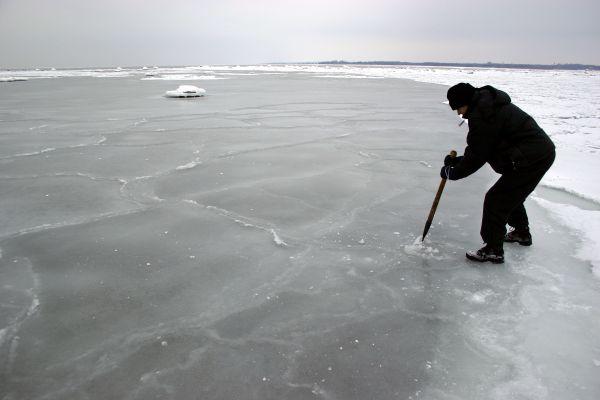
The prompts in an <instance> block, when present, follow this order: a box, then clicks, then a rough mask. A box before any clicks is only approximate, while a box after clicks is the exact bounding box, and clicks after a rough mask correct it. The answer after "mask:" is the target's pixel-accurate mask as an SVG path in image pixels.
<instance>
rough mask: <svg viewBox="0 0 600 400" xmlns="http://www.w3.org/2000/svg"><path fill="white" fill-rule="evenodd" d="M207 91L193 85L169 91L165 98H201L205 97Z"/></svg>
mask: <svg viewBox="0 0 600 400" xmlns="http://www.w3.org/2000/svg"><path fill="white" fill-rule="evenodd" d="M205 93H206V90H204V89H202V88H199V87H196V86H193V85H181V86H179V87H178V88H177V89H175V90H167V91H166V92H165V97H176V98H186V97H201V96H204V94H205Z"/></svg>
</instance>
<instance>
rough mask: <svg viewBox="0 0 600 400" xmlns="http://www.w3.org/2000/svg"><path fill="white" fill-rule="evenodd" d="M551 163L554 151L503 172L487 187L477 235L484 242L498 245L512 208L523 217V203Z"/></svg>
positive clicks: (519, 216)
mask: <svg viewBox="0 0 600 400" xmlns="http://www.w3.org/2000/svg"><path fill="white" fill-rule="evenodd" d="M553 162H554V152H553V153H552V154H551V155H550V156H548V157H547V158H545V159H543V160H540V161H538V162H536V163H535V164H533V165H531V166H529V167H527V168H523V169H519V170H517V171H509V172H507V173H505V174H503V175H502V176H501V177H500V179H498V181H497V182H496V183H495V184H494V185H493V186H492V187H491V188H490V190H488V192H487V193H486V195H485V200H484V203H483V216H482V221H481V238H482V239H483V241H484V242H485V243H487V244H488V245H490V246H493V247H497V248H501V247H502V245H503V243H504V235H506V224H507V223H508V221H509V218H510V216H511V213H513V212H514V211H516V212H517V214H516V215H515V217H516V218H517V219H518V218H523V217H525V218H527V213H526V212H525V206H523V203H524V202H525V199H526V198H527V196H529V194H531V192H533V190H534V189H535V187H536V186H537V184H538V183H539V182H540V180H541V179H542V177H543V176H544V174H545V173H546V171H548V169H550V166H551V165H552V163H553ZM521 207H522V208H521ZM519 213H521V214H519ZM521 221H522V220H521Z"/></svg>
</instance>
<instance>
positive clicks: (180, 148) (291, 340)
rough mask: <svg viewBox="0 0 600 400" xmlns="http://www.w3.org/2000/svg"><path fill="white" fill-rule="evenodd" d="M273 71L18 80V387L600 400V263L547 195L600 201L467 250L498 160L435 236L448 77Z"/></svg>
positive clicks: (8, 347)
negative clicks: (501, 250) (186, 81)
mask: <svg viewBox="0 0 600 400" xmlns="http://www.w3.org/2000/svg"><path fill="white" fill-rule="evenodd" d="M267 72H269V73H261V72H260V71H259V72H248V73H244V72H243V71H242V72H240V71H228V72H227V73H228V74H229V75H227V79H205V80H204V81H202V82H201V85H200V86H202V87H204V88H205V89H207V96H206V97H205V98H201V99H193V100H173V99H166V98H164V97H162V96H161V94H162V93H164V92H165V91H166V90H169V89H172V88H174V87H175V86H176V85H177V82H174V81H173V80H170V79H165V80H161V79H155V80H145V81H142V80H141V79H140V76H132V75H131V74H130V73H127V72H126V71H125V72H124V71H123V70H119V71H115V72H114V73H113V74H112V75H109V76H113V77H114V79H98V78H97V77H90V76H87V75H85V74H83V73H82V74H81V76H79V77H73V76H71V77H68V78H58V79H30V80H29V81H26V82H12V83H6V84H3V85H2V86H0V94H1V96H0V141H1V144H2V145H1V146H0V189H1V190H0V200H1V204H2V206H1V208H0V249H1V250H0V282H1V283H0V398H1V399H7V400H12V399H65V398H68V399H117V398H119V399H121V398H122V399H151V398H161V399H165V398H168V399H291V400H294V399H341V400H350V399H357V400H358V399H361V400H362V399H394V398H398V399H418V398H424V399H440V400H446V399H449V400H450V399H451V400H454V399H512V398H514V399H590V400H591V399H597V398H598V397H599V396H600V380H599V379H598V376H600V338H599V336H598V332H599V331H600V319H598V304H600V284H599V282H600V281H599V280H598V279H593V275H592V271H591V266H590V264H589V262H585V261H582V260H581V257H580V258H577V257H575V255H576V249H577V248H579V246H580V244H581V240H582V239H581V236H578V235H577V234H576V232H573V231H570V230H568V229H567V228H565V227H563V225H561V224H559V223H558V222H557V221H556V220H555V219H553V218H552V217H551V216H550V214H549V212H551V211H548V210H549V209H548V208H546V207H541V206H540V205H545V203H544V202H548V201H551V202H552V201H554V202H556V201H558V200H560V202H562V203H564V204H569V207H571V206H573V207H579V208H582V207H583V208H587V209H588V210H591V211H597V205H596V203H594V202H586V201H585V200H581V199H577V198H575V197H574V196H572V195H570V194H568V193H563V192H561V193H553V192H551V190H550V189H547V190H546V191H545V192H539V193H538V194H537V196H538V198H539V200H538V201H537V202H530V203H529V210H530V214H531V219H532V221H534V225H533V227H532V228H533V233H534V240H535V244H534V246H532V247H531V248H524V247H520V246H507V248H506V253H507V254H506V257H507V262H506V264H504V265H502V266H491V265H485V266H475V265H473V264H470V263H467V262H466V261H465V259H464V250H465V248H473V247H476V246H477V245H479V237H478V233H477V232H478V229H479V220H480V217H481V202H482V198H483V194H484V192H485V190H486V189H487V187H488V186H489V185H490V184H491V183H492V181H493V178H494V177H493V174H492V173H491V172H490V170H489V169H487V168H486V169H483V170H482V171H480V172H478V173H477V174H475V175H474V176H472V177H470V178H469V179H468V180H465V181H461V182H451V183H449V184H448V185H447V187H446V191H445V193H444V196H443V198H442V202H441V204H440V207H439V209H438V213H437V215H436V219H435V223H434V226H433V228H432V230H431V231H430V233H429V237H428V239H427V240H426V241H425V243H424V244H421V243H420V242H419V241H418V238H419V236H420V234H421V232H422V229H423V225H424V220H425V218H426V216H427V214H428V211H429V207H430V205H431V202H432V200H433V195H434V192H435V190H436V188H437V185H438V183H439V176H438V168H437V166H438V165H439V164H440V162H441V160H442V159H443V155H444V154H445V153H446V152H447V151H449V150H450V149H451V148H452V147H456V143H457V142H458V143H462V140H464V139H463V136H464V130H463V129H459V128H457V127H456V122H457V119H456V115H455V114H453V113H452V111H451V110H449V108H448V107H447V105H445V104H443V103H442V100H443V99H444V98H445V90H446V88H445V87H443V86H440V85H434V84H426V83H416V82H412V81H409V80H402V79H388V78H381V79H336V78H332V77H317V76H314V75H308V74H303V73H300V72H294V71H290V72H286V73H282V74H278V73H275V72H273V71H267ZM47 73H48V74H59V72H56V71H48V72H47ZM179 73H182V74H184V73H189V74H194V73H198V71H195V70H190V71H185V70H183V71H179ZM207 73H208V72H207ZM98 74H103V73H98ZM98 76H100V75H98ZM102 76H104V75H102ZM211 76H212V75H211ZM220 76H224V75H220ZM9 85H10V86H9ZM557 199H558V200H557ZM595 207H596V208H595Z"/></svg>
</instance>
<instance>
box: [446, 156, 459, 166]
mask: <svg viewBox="0 0 600 400" xmlns="http://www.w3.org/2000/svg"><path fill="white" fill-rule="evenodd" d="M462 159H463V156H458V157H452V156H451V155H450V154H448V155H447V156H446V157H445V158H444V167H455V166H456V165H458V163H459V162H460V161H461V160H462Z"/></svg>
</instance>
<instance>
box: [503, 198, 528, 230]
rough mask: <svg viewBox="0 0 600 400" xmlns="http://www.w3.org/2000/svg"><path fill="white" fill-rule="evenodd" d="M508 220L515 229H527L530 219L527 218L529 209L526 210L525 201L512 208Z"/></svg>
mask: <svg viewBox="0 0 600 400" xmlns="http://www.w3.org/2000/svg"><path fill="white" fill-rule="evenodd" d="M507 222H508V225H510V226H512V227H513V228H515V229H525V228H528V227H529V219H528V218H527V211H525V205H524V204H523V203H521V204H519V205H518V206H517V207H515V209H514V210H512V212H511V213H510V214H509V215H508V220H507Z"/></svg>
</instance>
